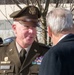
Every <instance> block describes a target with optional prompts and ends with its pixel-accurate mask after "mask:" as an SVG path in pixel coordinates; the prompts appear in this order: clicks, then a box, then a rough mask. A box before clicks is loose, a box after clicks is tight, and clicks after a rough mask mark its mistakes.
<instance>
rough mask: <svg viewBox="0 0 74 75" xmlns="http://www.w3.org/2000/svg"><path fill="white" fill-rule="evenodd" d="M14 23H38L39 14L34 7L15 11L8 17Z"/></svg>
mask: <svg viewBox="0 0 74 75" xmlns="http://www.w3.org/2000/svg"><path fill="white" fill-rule="evenodd" d="M10 17H11V18H13V20H14V21H24V22H38V19H39V18H40V17H41V13H40V11H39V9H38V8H37V7H36V6H27V7H25V8H23V9H21V10H18V11H15V12H13V13H12V14H11V15H10Z"/></svg>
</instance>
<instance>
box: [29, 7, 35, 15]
mask: <svg viewBox="0 0 74 75" xmlns="http://www.w3.org/2000/svg"><path fill="white" fill-rule="evenodd" d="M29 13H30V14H32V15H34V14H36V9H35V7H30V8H29Z"/></svg>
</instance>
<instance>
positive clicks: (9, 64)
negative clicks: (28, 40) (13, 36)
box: [0, 41, 49, 75]
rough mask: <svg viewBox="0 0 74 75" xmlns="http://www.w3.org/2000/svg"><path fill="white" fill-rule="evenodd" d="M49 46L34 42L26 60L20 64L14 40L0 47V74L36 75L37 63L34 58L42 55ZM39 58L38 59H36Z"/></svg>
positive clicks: (37, 70)
mask: <svg viewBox="0 0 74 75" xmlns="http://www.w3.org/2000/svg"><path fill="white" fill-rule="evenodd" d="M48 49H49V47H47V46H45V45H43V44H39V43H37V42H34V43H33V45H32V47H31V49H30V51H29V53H28V56H27V58H26V60H24V62H23V64H22V65H21V62H20V59H19V55H18V52H17V48H16V45H15V41H13V42H11V43H10V44H8V45H3V46H1V47H0V74H3V73H6V74H3V75H38V72H39V65H38V63H36V62H35V63H34V60H35V59H36V58H38V57H41V56H43V55H44V54H45V53H46V52H47V51H48ZM38 60H39V59H38Z"/></svg>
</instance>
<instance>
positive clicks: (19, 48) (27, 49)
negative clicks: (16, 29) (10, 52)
mask: <svg viewBox="0 0 74 75" xmlns="http://www.w3.org/2000/svg"><path fill="white" fill-rule="evenodd" d="M16 47H17V50H18V53H20V51H21V50H22V47H21V46H20V45H19V44H18V43H17V42H16ZM30 47H31V45H30V46H28V47H27V48H24V49H25V50H26V52H27V53H26V56H27V55H28V52H29V50H30Z"/></svg>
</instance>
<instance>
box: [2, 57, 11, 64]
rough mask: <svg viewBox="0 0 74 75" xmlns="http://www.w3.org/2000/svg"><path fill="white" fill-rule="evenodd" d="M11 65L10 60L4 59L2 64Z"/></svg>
mask: <svg viewBox="0 0 74 75" xmlns="http://www.w3.org/2000/svg"><path fill="white" fill-rule="evenodd" d="M6 63H7V64H9V63H10V61H9V60H8V57H5V58H4V61H1V64H6Z"/></svg>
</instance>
